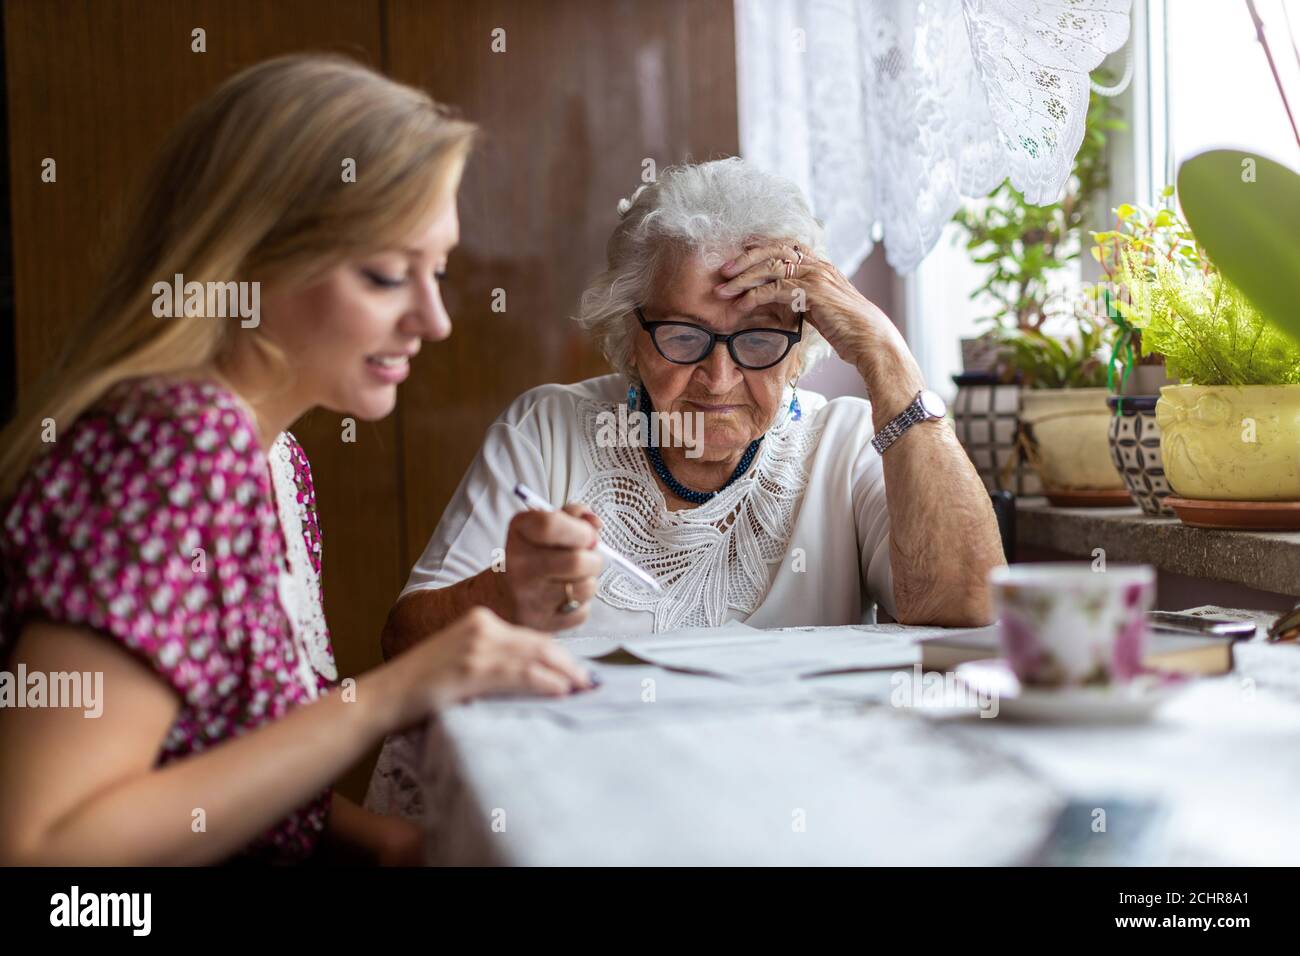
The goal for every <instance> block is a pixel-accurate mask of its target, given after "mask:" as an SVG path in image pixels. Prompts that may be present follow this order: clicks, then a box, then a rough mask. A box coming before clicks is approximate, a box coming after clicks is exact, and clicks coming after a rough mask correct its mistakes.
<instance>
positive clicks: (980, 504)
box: [859, 349, 1003, 627]
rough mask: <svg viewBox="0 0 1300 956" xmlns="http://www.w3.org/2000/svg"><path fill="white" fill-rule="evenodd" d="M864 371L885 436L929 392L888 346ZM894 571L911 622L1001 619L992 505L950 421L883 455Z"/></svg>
mask: <svg viewBox="0 0 1300 956" xmlns="http://www.w3.org/2000/svg"><path fill="white" fill-rule="evenodd" d="M859 371H860V373H861V374H862V377H863V381H864V382H865V383H866V385H867V389H868V394H869V395H870V396H871V404H872V415H873V417H874V419H875V421H874V426H875V429H876V430H877V431H879V430H880V429H881V428H883V427H884V426H885V424H887V423H888V422H889V421H890V420H891V419H892V418H893V417H894V416H895V415H897V414H898V413H899V412H901V411H903V409H905V408H906V407H907V406H908V405H909V404H910V403H911V401H912V400H913V399H914V398H915V397H916V393H917V392H919V391H920V390H921V389H922V388H924V387H925V384H924V379H923V378H922V377H921V372H920V369H919V368H917V366H916V362H915V360H913V359H912V357H911V355H910V354H907V353H906V352H905V351H897V352H890V351H889V350H885V349H882V350H880V351H879V352H877V353H876V354H875V355H873V356H872V358H871V361H869V362H863V363H862V364H861V365H860V367H859ZM883 464H884V475H885V496H886V499H887V501H888V507H889V525H890V571H891V573H892V576H893V579H894V602H895V604H896V605H897V609H898V617H899V621H900V622H902V623H904V624H933V625H944V626H954V627H965V626H979V625H983V624H988V623H989V622H990V621H991V620H992V618H993V612H992V608H991V605H990V602H989V594H988V585H987V576H988V572H989V570H990V569H991V568H993V567H996V566H998V565H1000V564H1002V563H1003V555H1002V541H1001V538H1000V536H999V535H998V525H997V518H996V516H995V515H994V513H993V505H992V501H991V500H990V498H989V494H988V490H987V489H986V488H985V487H984V483H983V481H981V480H980V477H979V475H978V474H977V473H976V471H975V468H974V466H973V465H972V464H971V463H970V459H969V458H968V457H967V455H966V452H965V451H964V450H963V449H962V447H961V444H960V443H959V442H958V441H957V436H956V435H955V434H954V433H953V431H952V429H951V428H949V427H948V425H947V423H946V422H925V423H922V424H920V425H916V426H913V427H912V428H910V429H908V431H907V432H906V433H905V434H904V435H903V436H902V437H901V438H899V439H898V441H897V442H896V443H895V444H893V445H891V446H890V447H889V448H888V449H886V450H885V453H884V455H883Z"/></svg>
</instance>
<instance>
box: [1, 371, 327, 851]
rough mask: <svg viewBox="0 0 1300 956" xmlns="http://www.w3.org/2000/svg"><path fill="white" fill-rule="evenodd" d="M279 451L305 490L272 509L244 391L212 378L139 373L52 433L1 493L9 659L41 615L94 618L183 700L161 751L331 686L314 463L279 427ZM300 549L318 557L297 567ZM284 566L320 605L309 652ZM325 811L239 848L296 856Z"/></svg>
mask: <svg viewBox="0 0 1300 956" xmlns="http://www.w3.org/2000/svg"><path fill="white" fill-rule="evenodd" d="M277 453H278V454H280V455H281V456H282V461H283V462H284V464H283V467H284V468H285V474H286V476H287V475H288V474H289V470H288V468H289V463H290V462H291V463H292V482H291V483H285V484H282V485H281V487H283V488H291V489H293V490H292V491H290V492H289V494H290V495H292V496H294V497H296V501H294V502H288V501H284V500H281V501H280V502H279V504H280V506H281V507H279V508H277V499H276V495H275V485H276V482H275V481H274V480H273V477H272V471H271V468H270V467H268V466H269V465H272V466H273V465H274V462H272V461H268V455H266V454H265V453H264V452H263V451H262V449H261V448H260V447H259V445H258V442H257V432H256V428H255V426H254V423H253V421H252V419H251V418H250V416H249V412H248V411H247V409H246V406H245V405H243V403H242V402H241V401H240V400H239V399H238V398H237V397H236V396H235V395H233V394H232V393H230V392H229V391H227V390H226V389H224V388H222V387H220V386H218V385H216V384H213V383H209V382H177V381H162V380H146V379H137V380H133V381H129V382H125V383H123V384H122V385H120V386H118V387H117V388H116V389H114V390H113V391H111V392H110V393H109V394H108V395H107V396H105V397H104V398H103V399H101V400H100V401H99V402H98V403H97V404H96V405H94V406H93V407H92V408H90V409H89V410H88V411H87V412H85V413H84V414H83V415H82V416H81V417H80V418H79V419H77V421H76V422H75V423H74V424H73V425H72V426H71V428H69V429H67V431H66V432H64V433H59V434H57V441H56V442H55V443H54V445H53V447H52V448H50V449H49V451H48V453H47V454H45V455H44V456H43V457H42V458H40V459H39V461H38V462H37V463H36V464H35V465H34V467H33V468H32V469H31V470H30V471H29V472H28V474H27V476H26V477H25V478H24V479H23V481H22V483H21V484H20V485H19V486H18V488H17V490H16V492H15V494H14V496H13V497H12V498H11V499H10V500H9V501H8V502H6V503H4V505H3V506H2V507H0V517H2V519H3V527H4V534H3V536H2V537H0V666H5V663H4V662H5V661H7V660H8V658H9V656H10V655H11V654H12V651H13V647H14V644H15V642H16V640H17V638H18V634H19V632H20V630H21V629H22V627H23V624H24V623H25V622H26V621H28V620H31V619H33V618H43V619H45V620H49V621H52V622H56V623H61V624H70V625H83V626H88V627H90V628H93V629H95V630H96V631H99V632H100V633H101V634H103V635H104V636H105V637H107V638H108V639H110V640H112V641H114V642H116V643H118V644H119V645H120V646H122V647H124V648H126V649H127V650H129V651H130V652H132V653H133V654H134V655H135V656H137V657H138V658H139V659H140V660H142V661H143V662H144V663H146V664H147V665H148V666H149V667H151V668H152V669H153V670H154V672H155V673H156V674H157V675H158V677H159V678H160V679H161V680H163V681H165V682H166V683H167V684H168V686H170V687H171V688H172V689H173V690H174V691H175V692H176V694H177V696H178V698H179V699H180V711H179V713H178V714H177V716H176V720H175V723H173V724H172V726H171V729H170V731H169V732H168V734H167V736H166V738H165V740H164V741H163V744H162V747H161V750H160V751H159V754H158V761H157V763H158V765H160V766H161V765H164V764H167V763H170V762H172V761H174V760H178V759H181V758H183V757H186V756H188V755H190V754H196V753H200V752H202V751H203V750H206V749H207V748H209V747H211V746H213V745H215V744H218V743H220V742H222V741H224V740H228V739H230V738H232V737H236V736H239V735H241V734H243V733H246V732H247V731H250V730H253V729H255V728H257V727H261V726H263V725H265V724H268V723H270V722H271V721H273V720H275V719H276V718H278V717H282V716H284V715H285V714H286V713H288V712H289V711H290V710H292V709H293V708H294V707H297V706H298V705H300V704H302V703H305V702H307V701H309V700H311V699H312V698H314V697H316V696H317V695H318V694H320V693H321V692H322V691H324V690H325V689H327V688H328V687H329V686H331V683H332V678H334V677H335V676H336V674H335V672H334V668H333V655H332V651H331V650H330V648H329V640H328V631H325V630H324V618H323V615H322V614H321V612H320V600H321V596H320V592H319V574H320V555H321V547H320V528H319V525H318V523H317V519H316V507H315V494H314V491H313V488H312V481H311V470H310V467H309V465H308V463H307V458H306V455H304V454H303V451H302V448H301V447H300V446H299V445H298V443H297V441H295V440H294V439H293V436H291V435H289V434H288V433H287V432H286V433H285V434H284V435H282V436H280V439H279V441H278V442H277V444H276V446H275V448H274V449H273V450H272V453H271V457H272V458H274V456H275V455H276V454H277ZM286 482H287V478H286ZM284 497H288V495H286V496H284ZM286 508H288V509H289V511H288V514H290V515H291V516H292V515H294V514H296V516H297V518H298V519H299V520H298V521H291V522H290V523H291V524H293V525H295V526H296V527H293V528H292V533H294V534H301V535H302V543H303V545H304V547H303V548H297V547H296V542H293V541H292V540H291V539H289V538H286V535H287V534H290V533H291V532H290V531H289V530H285V531H283V532H282V530H281V529H282V526H283V525H284V524H285V521H284V518H285V515H286ZM295 553H297V554H299V555H303V554H305V555H307V556H308V557H307V558H306V560H304V561H302V562H301V563H303V564H310V566H311V567H310V568H305V567H304V568H293V567H292V562H293V557H292V556H293V555H294V554H295ZM290 570H292V571H294V572H295V575H293V576H291V575H289V573H288V572H289V571H290ZM290 577H296V580H298V581H303V580H305V581H308V582H311V584H312V586H313V587H314V593H312V594H310V601H302V602H299V603H306V604H310V605H313V608H312V609H313V610H314V611H315V616H316V619H317V620H318V622H319V626H318V633H317V635H316V636H317V639H318V642H317V643H318V646H317V647H316V649H315V651H314V652H313V653H307V651H306V650H305V644H304V641H303V635H302V633H301V631H302V627H301V626H300V621H301V620H302V618H303V615H301V614H295V612H294V609H293V608H288V609H287V608H286V599H285V597H284V595H285V593H286V591H285V581H286V580H287V579H289V578H290ZM290 593H292V589H290ZM112 706H113V696H112V688H111V687H109V688H106V689H105V707H106V708H111V707H112ZM328 812H329V793H328V791H326V792H325V793H322V794H320V795H319V796H317V797H316V798H315V799H313V800H312V801H311V802H310V803H308V804H306V805H305V806H302V807H300V808H298V809H297V810H295V811H294V812H293V813H291V814H290V815H289V816H288V817H286V818H285V819H284V820H283V821H281V822H280V823H279V824H278V825H277V826H276V827H275V828H274V829H272V830H271V831H270V832H268V833H266V834H264V835H263V836H261V837H260V838H259V839H258V840H257V841H255V842H254V843H253V844H252V845H251V846H249V847H248V848H247V853H248V854H249V855H252V856H254V857H258V858H263V859H266V860H268V861H271V862H294V861H298V860H302V859H304V858H305V857H307V856H309V855H310V854H311V852H312V851H313V849H314V848H315V846H316V843H317V841H318V840H319V838H320V835H321V833H322V831H323V829H324V826H325V821H326V817H327V815H328Z"/></svg>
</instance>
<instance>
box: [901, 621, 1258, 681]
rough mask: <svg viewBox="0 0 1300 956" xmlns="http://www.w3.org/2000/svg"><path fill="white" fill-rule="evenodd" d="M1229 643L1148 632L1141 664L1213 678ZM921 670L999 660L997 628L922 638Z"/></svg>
mask: <svg viewBox="0 0 1300 956" xmlns="http://www.w3.org/2000/svg"><path fill="white" fill-rule="evenodd" d="M1233 643H1234V642H1233V641H1232V640H1231V639H1229V638H1224V637H1210V636H1207V635H1202V634H1175V633H1172V632H1168V631H1151V632H1150V633H1149V634H1148V635H1147V652H1146V656H1145V657H1144V658H1143V663H1144V664H1145V665H1146V666H1147V667H1153V668H1156V669H1157V670H1163V671H1173V672H1175V673H1178V674H1193V675H1199V676H1213V675H1216V674H1227V673H1230V672H1231V671H1232V666H1233V658H1232V645H1233ZM920 644H921V667H922V668H923V669H924V670H934V671H950V670H952V669H953V668H955V667H956V666H957V665H958V664H965V663H966V662H967V661H980V660H987V659H989V658H993V657H1001V656H1002V651H1001V648H1000V646H999V644H998V628H997V625H992V626H990V627H981V628H975V629H972V630H967V631H962V632H961V633H958V634H943V635H939V636H937V637H923V638H921V640H920Z"/></svg>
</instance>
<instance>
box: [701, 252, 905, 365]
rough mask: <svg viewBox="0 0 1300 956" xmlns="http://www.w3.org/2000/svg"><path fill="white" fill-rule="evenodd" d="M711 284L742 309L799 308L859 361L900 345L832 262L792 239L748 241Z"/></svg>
mask: <svg viewBox="0 0 1300 956" xmlns="http://www.w3.org/2000/svg"><path fill="white" fill-rule="evenodd" d="M719 271H720V272H721V274H722V276H723V278H724V280H725V281H723V282H721V283H719V284H718V285H717V287H716V289H715V291H716V292H717V293H718V295H720V296H722V297H723V298H728V299H737V307H738V308H740V309H743V310H744V311H746V312H749V311H752V310H753V309H756V308H759V307H760V306H764V305H771V304H772V303H776V304H779V305H786V306H789V307H790V308H791V309H792V310H793V311H794V312H796V313H803V314H804V316H805V317H806V318H807V319H808V321H809V322H811V323H812V325H813V326H814V327H815V328H816V329H817V331H819V332H820V333H821V334H822V336H823V337H824V338H825V339H826V341H827V342H829V343H830V344H831V347H832V348H833V349H835V352H836V354H838V355H839V357H840V358H842V359H843V360H844V361H846V362H848V363H849V364H850V365H855V366H856V365H859V364H861V361H862V360H863V359H864V358H865V357H867V356H868V355H870V354H871V352H872V351H873V350H874V349H876V348H877V347H879V346H880V345H881V344H882V343H883V342H885V341H888V342H889V343H890V344H892V345H899V344H902V337H901V336H900V334H899V332H898V330H897V329H896V328H895V327H894V324H893V323H892V322H891V321H890V320H889V317H888V316H887V315H885V313H884V312H882V311H881V310H880V309H879V308H877V307H876V305H875V304H874V303H872V302H871V301H870V300H869V299H868V298H867V297H866V296H864V295H863V294H862V293H861V292H859V291H858V290H857V289H856V288H855V287H854V285H853V283H851V282H850V281H849V280H848V279H846V278H845V277H844V274H843V273H841V272H840V270H839V269H836V268H835V266H834V265H832V264H831V263H829V262H825V261H823V260H821V259H816V258H813V256H812V255H810V254H809V253H808V252H807V251H805V250H804V249H803V248H802V247H800V245H799V244H798V243H797V242H794V241H793V240H767V241H763V242H759V243H751V244H749V245H747V246H746V248H745V251H744V252H742V253H741V254H740V255H738V256H736V258H734V259H732V260H731V261H730V262H727V263H725V264H724V265H723V266H722V268H721V269H720V270H719ZM737 297H738V298H737Z"/></svg>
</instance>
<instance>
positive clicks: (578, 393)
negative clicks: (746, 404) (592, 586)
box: [403, 375, 894, 634]
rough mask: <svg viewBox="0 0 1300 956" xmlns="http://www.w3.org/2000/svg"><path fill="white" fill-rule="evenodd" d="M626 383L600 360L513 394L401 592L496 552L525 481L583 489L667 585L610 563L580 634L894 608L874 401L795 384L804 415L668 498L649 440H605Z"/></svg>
mask: <svg viewBox="0 0 1300 956" xmlns="http://www.w3.org/2000/svg"><path fill="white" fill-rule="evenodd" d="M626 395H627V383H626V381H625V380H624V379H623V377H622V376H620V375H606V376H603V377H601V378H595V379H589V380H588V381H585V382H579V383H577V384H574V385H544V386H541V387H540V388H535V389H532V390H531V391H528V392H525V393H524V394H523V395H521V396H520V397H519V398H517V399H516V400H515V401H514V403H513V404H511V405H510V407H509V408H508V409H506V411H505V413H504V414H502V415H501V417H500V418H498V419H497V421H496V422H494V423H493V424H492V426H491V427H490V428H489V429H488V433H487V437H486V439H485V440H484V442H483V447H482V449H481V450H480V451H479V454H478V456H477V457H476V458H475V459H474V462H473V464H472V465H471V466H470V468H469V471H468V473H467V474H466V475H465V477H464V479H463V480H462V481H461V484H460V487H459V488H458V489H457V490H456V494H455V496H454V497H453V498H452V500H451V503H450V504H449V505H448V506H447V509H446V511H444V512H443V516H442V520H441V521H440V522H439V523H438V527H437V529H436V530H435V531H434V533H433V537H432V538H431V539H430V541H429V544H428V547H426V548H425V551H424V554H423V555H421V557H420V560H419V561H418V562H417V563H416V565H415V567H414V568H413V569H412V570H411V575H410V579H409V580H408V582H407V585H406V588H405V590H404V591H403V594H406V593H408V592H410V591H414V590H418V589H421V588H434V587H444V586H446V585H449V584H454V583H456V582H457V581H461V580H463V579H465V578H467V577H471V576H472V575H475V574H478V573H479V572H480V571H483V570H484V569H486V568H489V567H492V566H493V564H494V562H497V566H498V567H500V562H501V561H502V560H504V557H503V555H504V552H503V550H502V549H504V547H505V540H506V531H507V526H508V525H509V523H510V519H511V518H512V517H514V515H516V514H517V513H518V512H519V511H520V509H521V505H520V503H519V501H518V499H517V498H515V497H514V495H513V494H512V489H513V488H514V486H515V484H516V483H517V482H523V483H524V484H526V485H528V486H529V487H530V488H532V490H533V491H535V492H536V493H537V494H539V495H541V496H542V497H543V498H546V499H547V500H549V501H550V502H551V503H552V504H553V505H556V506H560V505H563V504H565V503H566V502H570V501H582V502H585V503H586V504H587V505H588V506H590V507H591V508H592V510H594V511H595V512H596V514H598V515H599V516H600V518H601V520H602V521H603V522H604V528H603V530H602V532H601V534H602V536H603V538H604V540H605V542H606V543H607V544H608V545H610V546H611V547H613V548H614V549H615V550H617V551H619V552H621V553H622V554H624V555H625V556H626V557H628V558H631V559H632V561H634V562H635V563H637V564H639V565H640V566H641V567H643V568H645V569H646V570H648V571H649V572H650V573H651V574H653V575H654V576H655V578H656V579H658V581H659V583H660V584H661V585H662V586H663V588H664V590H663V592H662V593H655V592H653V591H650V590H649V589H648V588H646V587H645V586H644V585H642V584H641V583H640V582H638V581H637V580H636V579H635V578H633V577H632V576H631V575H629V574H627V573H626V572H624V571H622V570H620V569H619V568H618V567H617V566H616V565H609V564H607V565H606V567H605V570H604V571H603V572H602V574H601V576H600V580H599V587H598V590H597V595H596V600H595V601H594V602H593V603H592V610H591V615H590V617H589V619H588V621H587V623H586V624H585V625H583V627H582V632H583V633H591V634H623V633H629V632H646V631H665V630H672V629H674V628H680V627H698V626H709V625H718V624H722V623H724V622H725V621H731V620H742V621H745V622H746V623H748V624H750V625H753V626H755V627H783V626H791V625H812V624H819V625H827V624H858V623H863V622H868V623H870V622H872V621H874V620H875V606H876V604H877V603H879V604H880V605H881V606H883V607H884V608H885V609H886V610H887V611H889V612H890V613H891V614H892V613H893V609H894V596H893V586H892V579H891V577H890V570H889V513H888V511H887V510H886V507H885V484H884V477H883V473H882V469H881V462H880V455H879V454H878V453H877V452H876V450H875V449H874V448H872V447H871V435H872V424H871V406H870V405H869V404H868V403H867V402H866V401H864V400H862V399H859V398H837V399H835V400H833V401H829V402H828V401H826V399H825V398H823V397H822V396H821V395H817V394H815V393H809V392H805V391H800V392H799V404H800V406H801V408H802V412H803V414H802V417H801V418H800V419H798V420H796V419H793V418H791V417H790V416H789V415H788V413H786V412H785V411H783V412H782V413H781V414H780V415H779V416H778V421H777V424H776V425H774V426H773V427H772V428H771V429H770V430H769V431H768V432H767V435H766V437H765V438H764V440H763V443H762V445H761V446H760V450H759V453H758V456H757V457H756V459H755V462H754V464H753V465H752V466H751V467H750V469H749V471H748V472H747V473H746V474H745V475H744V476H743V477H742V478H740V479H739V480H738V481H737V482H736V483H735V484H733V485H732V486H731V487H729V488H727V489H726V490H725V491H723V492H722V493H721V494H719V495H718V496H717V497H715V498H713V499H712V500H711V501H709V502H708V503H706V504H704V505H700V506H698V507H695V508H688V509H685V510H681V511H669V510H668V508H667V507H666V504H665V501H664V496H663V493H662V492H661V491H660V490H659V486H658V485H657V484H656V482H655V478H654V473H653V472H652V471H651V469H650V466H649V462H648V461H647V460H646V455H645V452H644V450H643V449H642V448H640V447H636V446H635V445H633V444H629V443H626V442H621V441H618V442H611V441H608V440H607V439H608V437H609V435H610V434H611V433H612V432H613V429H610V428H608V427H606V429H605V432H604V433H603V436H602V440H598V433H600V430H601V426H602V424H606V425H607V423H609V422H612V421H614V420H616V416H617V413H618V410H619V405H620V404H621V403H623V402H625V401H626ZM788 403H789V393H788V391H787V394H786V397H785V403H784V405H783V408H784V407H785V406H788ZM602 413H603V414H604V415H605V416H607V417H604V418H602V417H601V416H602ZM609 416H613V417H612V418H611V417H609Z"/></svg>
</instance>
